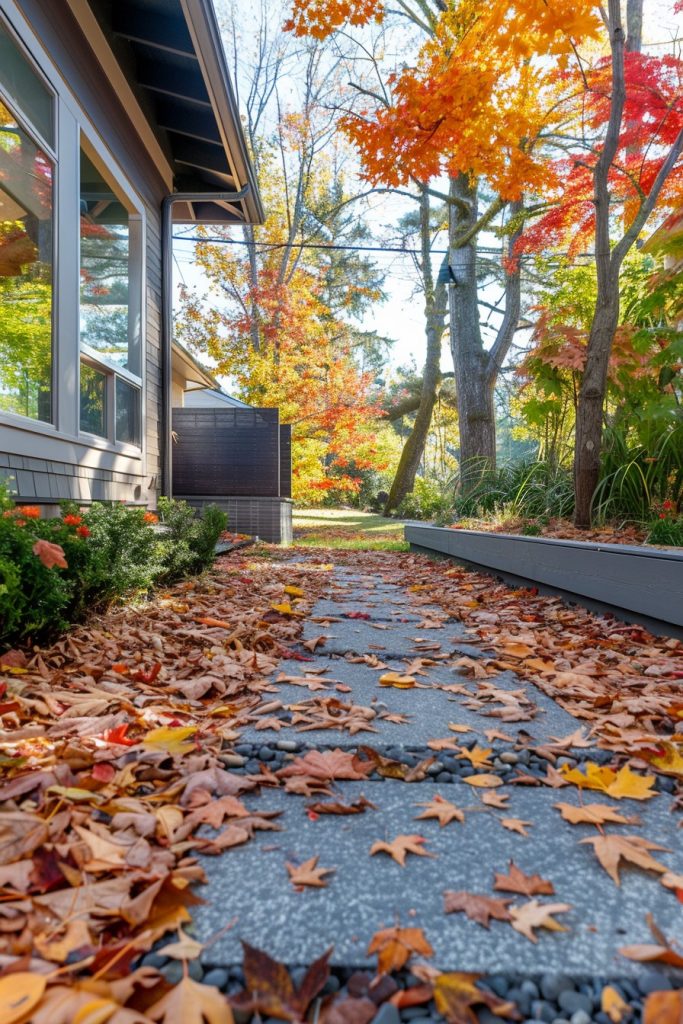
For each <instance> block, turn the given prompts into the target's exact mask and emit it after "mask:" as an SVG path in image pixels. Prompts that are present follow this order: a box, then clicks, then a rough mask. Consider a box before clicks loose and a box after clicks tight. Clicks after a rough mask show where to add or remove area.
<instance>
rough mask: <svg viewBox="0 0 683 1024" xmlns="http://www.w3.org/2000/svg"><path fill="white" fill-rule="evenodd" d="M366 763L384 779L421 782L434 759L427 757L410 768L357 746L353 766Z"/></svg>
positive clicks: (370, 748)
mask: <svg viewBox="0 0 683 1024" xmlns="http://www.w3.org/2000/svg"><path fill="white" fill-rule="evenodd" d="M361 755H362V756H361ZM366 761H367V763H368V764H370V766H371V768H372V769H374V771H376V772H377V774H378V775H382V776H383V777H384V778H385V779H401V780H402V781H403V782H421V781H422V779H424V777H425V776H426V774H427V769H428V768H429V767H430V766H431V765H432V764H434V758H433V757H427V758H425V759H424V760H423V761H419V762H418V763H417V764H416V765H413V766H412V767H411V766H410V765H408V764H404V762H403V761H396V760H394V759H393V758H391V757H385V756H384V755H383V754H380V753H378V752H377V751H376V750H373V748H372V747H365V746H359V747H358V753H357V755H356V760H355V761H354V764H358V765H363V764H365V763H366Z"/></svg>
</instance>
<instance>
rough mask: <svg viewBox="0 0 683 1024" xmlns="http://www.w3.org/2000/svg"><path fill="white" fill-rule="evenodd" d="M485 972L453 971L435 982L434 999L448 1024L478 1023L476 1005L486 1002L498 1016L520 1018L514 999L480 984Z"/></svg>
mask: <svg viewBox="0 0 683 1024" xmlns="http://www.w3.org/2000/svg"><path fill="white" fill-rule="evenodd" d="M481 977H482V975H481V974H465V973H464V972H461V971H452V972H449V973H446V974H440V975H439V976H438V977H437V978H436V980H435V981H434V1002H435V1003H436V1008H437V1010H438V1011H439V1013H441V1014H443V1016H444V1017H445V1018H446V1020H447V1021H448V1024H478V1018H477V1015H476V1013H475V1012H474V1010H473V1007H474V1006H479V1005H484V1006H487V1007H488V1008H489V1010H491V1011H492V1012H493V1013H495V1014H496V1016H499V1017H508V1018H510V1019H511V1020H519V1019H520V1017H519V1014H518V1013H517V1010H516V1008H515V1004H514V1003H512V1002H506V1001H505V1000H504V999H500V998H499V997H498V996H495V995H494V994H493V993H492V992H487V991H486V990H485V989H481V988H478V987H477V984H476V983H477V982H478V981H479V980H480V979H481Z"/></svg>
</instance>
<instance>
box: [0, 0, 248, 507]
mask: <svg viewBox="0 0 683 1024" xmlns="http://www.w3.org/2000/svg"><path fill="white" fill-rule="evenodd" d="M262 219H263V211H262V207H261V202H260V199H259V194H258V190H257V187H256V183H255V178H254V174H253V170H252V167H251V165H250V161H249V157H248V154H247V150H246V147H245V143H244V138H243V135H242V131H241V125H240V118H239V114H238V110H237V105H236V101H235V96H234V92H233V88H232V85H231V82H230V75H229V73H228V69H227V66H226V61H225V57H224V53H223V50H222V44H221V38H220V33H219V28H218V24H217V21H216V15H215V11H214V9H213V6H212V3H211V0H0V474H2V475H4V476H5V477H6V478H7V477H9V478H11V485H12V488H13V491H14V493H15V494H16V495H17V497H18V498H19V499H20V500H22V501H29V502H31V503H34V504H40V505H44V506H50V505H52V506H54V504H55V503H56V502H58V501H60V500H63V499H65V498H73V499H75V500H77V501H79V502H82V503H87V502H88V501H92V500H98V499H107V500H110V499H112V500H123V501H125V502H135V503H140V504H152V505H153V504H154V502H155V501H156V498H157V496H158V495H159V494H160V493H166V494H170V493H171V483H172V479H171V478H172V464H171V406H172V401H173V393H174V391H175V392H176V395H177V394H178V393H183V392H185V391H191V390H192V388H193V387H195V386H197V387H202V388H207V387H208V388H214V387H215V381H214V380H213V378H211V376H210V375H209V374H207V373H206V371H203V370H202V368H201V367H199V366H198V364H196V363H195V362H194V361H193V360H192V357H191V356H190V355H189V353H184V350H181V349H180V348H179V346H173V344H172V338H171V331H172V309H171V305H172V294H171V292H172V257H171V247H172V233H173V227H174V225H176V224H179V223H192V224H197V223H214V224H215V223H236V224H240V223H258V222H260V221H261V220H262ZM175 404H181V403H180V401H178V400H176V402H175Z"/></svg>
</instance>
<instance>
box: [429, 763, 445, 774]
mask: <svg viewBox="0 0 683 1024" xmlns="http://www.w3.org/2000/svg"><path fill="white" fill-rule="evenodd" d="M442 771H443V765H442V764H441V761H435V762H434V764H430V766H429V768H428V769H427V775H440V774H441V772H442Z"/></svg>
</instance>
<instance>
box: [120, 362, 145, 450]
mask: <svg viewBox="0 0 683 1024" xmlns="http://www.w3.org/2000/svg"><path fill="white" fill-rule="evenodd" d="M116 440H117V441H125V442H126V443H127V444H136V445H139V444H140V388H136V387H134V386H133V385H132V384H128V383H127V381H125V380H122V379H121V377H117V378H116Z"/></svg>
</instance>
